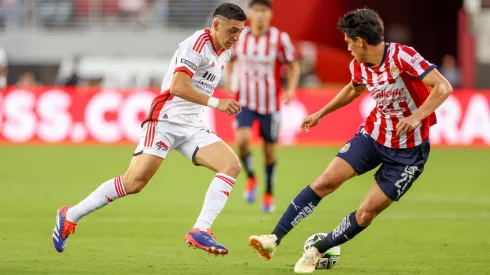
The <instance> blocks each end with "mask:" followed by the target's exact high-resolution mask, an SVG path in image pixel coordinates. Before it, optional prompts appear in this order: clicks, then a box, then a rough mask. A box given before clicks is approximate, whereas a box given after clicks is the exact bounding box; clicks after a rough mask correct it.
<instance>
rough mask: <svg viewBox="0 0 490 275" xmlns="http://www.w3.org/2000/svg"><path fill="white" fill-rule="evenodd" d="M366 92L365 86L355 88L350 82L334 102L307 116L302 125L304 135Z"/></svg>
mask: <svg viewBox="0 0 490 275" xmlns="http://www.w3.org/2000/svg"><path fill="white" fill-rule="evenodd" d="M365 90H366V86H365V85H358V86H355V85H354V84H353V83H352V82H350V83H349V84H347V85H346V86H345V87H344V88H343V89H342V90H341V91H340V92H339V93H338V94H337V95H336V96H335V98H334V99H332V101H330V102H329V103H328V104H327V105H325V107H323V108H322V109H321V110H319V111H318V112H316V113H313V114H311V115H309V116H307V117H306V118H305V119H304V120H303V122H302V123H301V130H303V132H304V133H308V132H309V129H308V128H310V127H313V126H315V125H317V124H318V122H320V119H322V118H323V117H324V116H326V115H328V114H330V113H332V112H334V111H335V110H338V109H340V108H342V107H344V106H346V105H348V104H349V103H351V102H352V101H354V99H356V98H358V97H359V96H360V95H361V94H362V93H363V92H364V91H365Z"/></svg>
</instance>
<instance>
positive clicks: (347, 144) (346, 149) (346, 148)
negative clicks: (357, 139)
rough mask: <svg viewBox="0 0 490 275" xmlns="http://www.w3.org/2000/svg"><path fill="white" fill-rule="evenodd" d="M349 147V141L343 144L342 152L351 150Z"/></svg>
mask: <svg viewBox="0 0 490 275" xmlns="http://www.w3.org/2000/svg"><path fill="white" fill-rule="evenodd" d="M349 148H350V142H349V143H346V144H345V145H344V146H342V148H340V151H339V152H340V153H345V152H347V151H349Z"/></svg>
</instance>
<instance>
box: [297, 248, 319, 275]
mask: <svg viewBox="0 0 490 275" xmlns="http://www.w3.org/2000/svg"><path fill="white" fill-rule="evenodd" d="M320 258H321V254H320V252H318V249H317V248H316V247H314V246H311V247H310V248H308V250H306V252H305V253H304V254H303V256H302V257H301V258H300V259H299V260H298V262H297V263H296V265H295V266H294V272H295V273H313V271H315V267H316V264H317V263H318V261H319V260H320Z"/></svg>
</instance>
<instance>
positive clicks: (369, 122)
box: [364, 106, 378, 135]
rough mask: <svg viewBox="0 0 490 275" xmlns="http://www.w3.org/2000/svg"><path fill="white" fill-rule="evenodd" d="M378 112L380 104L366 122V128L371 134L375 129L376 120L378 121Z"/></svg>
mask: <svg viewBox="0 0 490 275" xmlns="http://www.w3.org/2000/svg"><path fill="white" fill-rule="evenodd" d="M377 113H378V106H376V107H374V109H373V110H372V111H371V113H370V114H369V116H368V117H367V118H366V122H365V123H364V130H366V132H367V133H368V134H369V135H371V134H372V133H373V130H374V122H376V114H377Z"/></svg>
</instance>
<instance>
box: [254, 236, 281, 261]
mask: <svg viewBox="0 0 490 275" xmlns="http://www.w3.org/2000/svg"><path fill="white" fill-rule="evenodd" d="M248 240H249V243H248V245H249V246H251V247H252V248H253V249H254V250H255V251H256V252H257V254H259V256H260V257H264V258H265V259H266V260H267V261H268V260H270V259H271V258H272V255H274V252H275V251H276V248H277V244H276V241H277V237H276V235H274V234H269V235H260V236H255V235H254V236H251V237H250V238H248Z"/></svg>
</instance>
